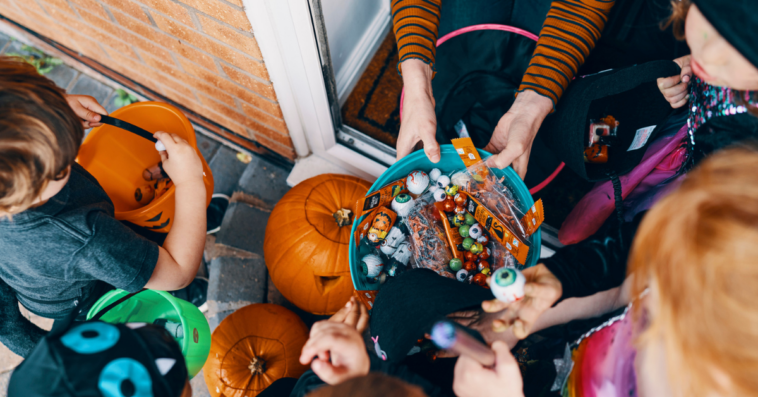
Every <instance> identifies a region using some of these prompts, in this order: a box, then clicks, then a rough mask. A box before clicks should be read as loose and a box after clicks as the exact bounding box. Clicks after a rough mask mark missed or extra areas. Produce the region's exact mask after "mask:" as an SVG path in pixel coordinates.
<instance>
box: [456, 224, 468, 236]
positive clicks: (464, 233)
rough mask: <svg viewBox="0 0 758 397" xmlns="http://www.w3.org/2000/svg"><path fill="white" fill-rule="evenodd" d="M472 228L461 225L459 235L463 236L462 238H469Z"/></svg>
mask: <svg viewBox="0 0 758 397" xmlns="http://www.w3.org/2000/svg"><path fill="white" fill-rule="evenodd" d="M470 228H471V226H469V225H461V227H459V228H458V233H459V234H460V235H461V237H468V230H469V229H470Z"/></svg>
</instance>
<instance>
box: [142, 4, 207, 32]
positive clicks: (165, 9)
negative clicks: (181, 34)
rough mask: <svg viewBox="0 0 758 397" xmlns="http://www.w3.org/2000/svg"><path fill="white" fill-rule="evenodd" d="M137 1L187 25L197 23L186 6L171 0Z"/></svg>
mask: <svg viewBox="0 0 758 397" xmlns="http://www.w3.org/2000/svg"><path fill="white" fill-rule="evenodd" d="M137 1H139V2H141V3H142V4H145V5H146V6H148V7H150V8H151V9H153V10H155V11H158V12H160V13H163V14H165V15H167V16H169V17H171V18H173V19H176V20H177V21H179V22H181V23H183V24H185V25H187V26H192V27H194V26H195V24H194V23H192V17H191V16H190V14H189V11H187V9H186V8H184V7H182V6H180V5H179V4H176V3H174V2H172V1H170V0H137ZM151 11H152V10H151ZM151 14H154V12H151Z"/></svg>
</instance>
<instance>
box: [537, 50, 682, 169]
mask: <svg viewBox="0 0 758 397" xmlns="http://www.w3.org/2000/svg"><path fill="white" fill-rule="evenodd" d="M680 71H681V69H680V68H679V66H678V65H677V64H676V63H674V62H671V61H654V62H648V63H643V64H640V65H635V66H630V67H627V68H622V69H613V70H608V71H604V72H600V73H595V74H592V75H588V76H584V77H578V78H576V79H575V80H574V81H573V82H572V83H571V84H570V85H569V87H568V89H566V92H564V94H563V97H562V98H561V102H560V104H558V107H557V108H556V111H555V112H554V113H553V114H551V115H549V116H548V117H547V118H546V119H545V122H544V123H543V124H542V127H540V134H543V136H544V137H545V142H547V145H548V146H549V147H550V148H551V149H552V151H553V152H554V153H555V154H556V155H557V156H558V158H559V159H561V160H562V161H563V162H564V163H566V166H567V167H569V168H570V169H571V170H572V171H574V172H576V173H577V175H579V176H581V177H582V178H584V179H587V180H589V181H601V180H606V179H608V173H609V172H613V173H615V174H617V175H622V174H625V173H627V172H629V171H630V170H631V169H632V168H634V167H635V166H636V165H637V164H639V162H640V161H641V160H642V157H643V155H644V154H645V148H646V147H647V145H649V144H650V143H651V142H653V139H652V138H654V137H655V136H656V134H657V133H658V131H659V130H661V129H662V128H660V127H663V125H664V124H665V122H666V120H667V119H668V118H669V117H670V116H672V114H673V113H674V111H673V110H672V109H671V105H669V103H668V102H666V99H665V98H664V97H663V95H661V92H660V90H659V89H658V85H657V82H656V80H657V79H658V78H659V77H669V76H674V75H678V74H679V73H680ZM609 115H610V116H613V117H614V118H615V119H616V120H617V121H618V122H619V125H618V131H617V137H616V140H615V141H614V142H613V144H612V145H611V147H610V148H609V149H608V162H607V163H605V164H589V163H585V162H584V149H585V147H586V145H587V141H588V134H589V130H590V125H591V122H590V120H592V119H595V120H597V119H601V118H603V117H605V116H609Z"/></svg>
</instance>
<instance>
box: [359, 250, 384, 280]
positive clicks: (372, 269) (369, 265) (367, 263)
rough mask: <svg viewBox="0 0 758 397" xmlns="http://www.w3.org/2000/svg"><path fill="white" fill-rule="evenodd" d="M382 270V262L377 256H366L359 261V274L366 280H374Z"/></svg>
mask: <svg viewBox="0 0 758 397" xmlns="http://www.w3.org/2000/svg"><path fill="white" fill-rule="evenodd" d="M382 269H384V261H382V258H381V257H379V256H378V255H374V254H368V255H366V256H364V257H363V259H361V273H363V275H364V276H366V277H368V278H374V277H376V276H378V275H379V273H381V272H382Z"/></svg>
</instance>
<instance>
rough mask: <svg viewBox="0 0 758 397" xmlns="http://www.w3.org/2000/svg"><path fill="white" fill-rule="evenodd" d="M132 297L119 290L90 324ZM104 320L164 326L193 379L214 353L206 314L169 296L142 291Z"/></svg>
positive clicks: (108, 296)
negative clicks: (121, 300)
mask: <svg viewBox="0 0 758 397" xmlns="http://www.w3.org/2000/svg"><path fill="white" fill-rule="evenodd" d="M128 294H129V293H128V292H126V291H124V290H120V289H117V290H113V291H110V292H108V293H107V294H105V295H103V296H102V297H101V298H100V299H99V300H98V301H97V302H96V303H95V305H94V306H92V308H91V309H90V311H89V313H87V320H90V319H92V318H93V317H95V315H97V313H99V312H100V311H101V310H103V309H105V308H106V307H107V306H108V305H110V304H112V303H114V302H116V301H117V300H119V299H121V298H123V297H125V296H126V295H128ZM100 320H102V321H105V322H107V323H112V324H119V323H150V324H158V325H161V326H164V327H165V328H166V329H167V330H168V331H169V333H171V334H172V335H173V336H174V339H175V340H176V342H177V343H178V344H179V346H180V347H181V348H182V355H183V356H184V359H185V361H186V362H187V372H189V376H190V378H192V377H194V376H195V375H197V373H198V372H200V370H201V369H202V368H203V365H205V360H207V359H208V353H210V350H211V328H210V326H209V325H208V320H206V319H205V316H204V315H203V313H201V312H200V310H199V309H198V308H197V307H195V306H194V305H193V304H191V303H189V302H187V301H185V300H182V299H179V298H175V297H173V296H172V295H171V294H169V293H168V292H164V291H154V290H144V291H141V292H139V293H137V294H136V295H134V296H132V297H130V298H129V299H127V300H125V301H124V302H122V303H120V304H118V305H116V306H115V307H113V308H112V309H111V310H109V311H108V312H107V313H105V314H103V316H102V317H101V318H100Z"/></svg>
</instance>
